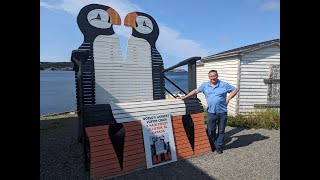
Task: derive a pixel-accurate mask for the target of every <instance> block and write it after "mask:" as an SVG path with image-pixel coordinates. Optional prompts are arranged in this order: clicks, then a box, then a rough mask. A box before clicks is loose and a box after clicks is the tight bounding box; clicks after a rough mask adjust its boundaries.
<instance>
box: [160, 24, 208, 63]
mask: <svg viewBox="0 0 320 180" xmlns="http://www.w3.org/2000/svg"><path fill="white" fill-rule="evenodd" d="M159 28H160V36H159V39H158V41H157V45H159V49H161V50H163V51H165V52H166V53H167V54H170V55H172V56H176V57H179V58H189V57H192V56H202V57H203V56H206V55H208V51H207V50H206V49H205V48H203V47H201V45H200V44H199V43H197V42H195V41H193V40H190V39H186V38H182V37H180V33H179V32H178V31H175V30H173V29H171V28H170V27H167V26H165V25H159Z"/></svg>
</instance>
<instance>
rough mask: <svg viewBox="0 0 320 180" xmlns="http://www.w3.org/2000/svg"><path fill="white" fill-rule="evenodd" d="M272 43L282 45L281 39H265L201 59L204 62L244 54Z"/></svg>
mask: <svg viewBox="0 0 320 180" xmlns="http://www.w3.org/2000/svg"><path fill="white" fill-rule="evenodd" d="M272 45H279V46H280V39H274V40H270V41H264V42H261V43H256V44H252V45H248V46H242V47H240V48H235V49H233V50H235V51H233V50H228V51H224V52H221V53H217V54H214V55H210V56H207V57H204V58H202V59H201V61H202V62H204V61H208V60H214V59H219V58H225V57H232V56H237V55H243V53H248V52H251V51H255V50H258V49H261V48H264V47H268V46H272ZM245 47H247V48H245Z"/></svg>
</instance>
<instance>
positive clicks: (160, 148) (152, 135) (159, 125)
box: [141, 114, 177, 168]
mask: <svg viewBox="0 0 320 180" xmlns="http://www.w3.org/2000/svg"><path fill="white" fill-rule="evenodd" d="M141 124H142V130H143V140H144V148H145V153H146V161H147V168H152V167H156V166H160V165H163V164H167V163H170V162H174V161H177V154H176V148H175V147H176V146H175V142H174V138H173V131H172V123H171V115H170V114H155V115H148V116H143V117H142V119H141Z"/></svg>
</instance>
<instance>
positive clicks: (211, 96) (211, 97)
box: [180, 70, 239, 154]
mask: <svg viewBox="0 0 320 180" xmlns="http://www.w3.org/2000/svg"><path fill="white" fill-rule="evenodd" d="M208 77H209V80H210V81H208V82H204V83H202V85H201V86H200V87H198V88H197V89H195V90H193V91H191V92H190V93H189V94H187V95H186V96H184V97H180V99H185V98H188V97H190V96H192V95H194V94H197V93H199V92H202V93H204V94H205V97H206V100H207V105H208V108H207V110H208V117H207V119H206V122H207V130H208V134H209V137H210V138H211V140H212V143H213V144H214V148H215V149H214V150H216V152H217V153H218V154H221V153H223V150H222V148H223V146H224V144H223V139H224V135H225V127H226V125H227V105H228V103H229V101H230V100H231V99H232V98H233V97H234V96H235V95H236V94H237V93H238V91H239V90H238V89H237V88H235V87H234V86H232V85H230V84H229V83H227V82H224V81H221V80H219V79H218V72H217V71H216V70H211V71H209V73H208ZM227 93H229V96H228V97H227ZM217 125H218V134H216V127H217Z"/></svg>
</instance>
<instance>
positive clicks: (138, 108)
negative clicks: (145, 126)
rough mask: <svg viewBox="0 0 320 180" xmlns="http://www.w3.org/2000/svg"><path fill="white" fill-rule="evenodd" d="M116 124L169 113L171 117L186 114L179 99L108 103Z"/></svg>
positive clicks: (182, 102)
mask: <svg viewBox="0 0 320 180" xmlns="http://www.w3.org/2000/svg"><path fill="white" fill-rule="evenodd" d="M110 106H111V109H112V114H113V116H114V118H115V120H116V121H117V123H124V122H131V121H139V120H141V117H142V116H147V115H154V114H166V113H170V114H171V116H182V115H185V114H186V105H185V103H184V101H183V100H181V99H170V100H168V99H164V100H152V101H141V102H129V103H110Z"/></svg>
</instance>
